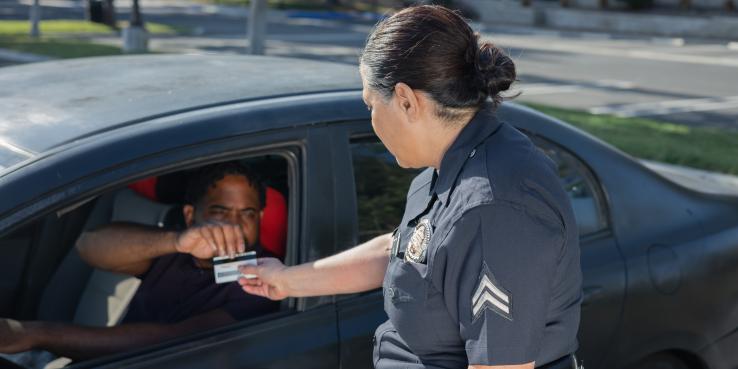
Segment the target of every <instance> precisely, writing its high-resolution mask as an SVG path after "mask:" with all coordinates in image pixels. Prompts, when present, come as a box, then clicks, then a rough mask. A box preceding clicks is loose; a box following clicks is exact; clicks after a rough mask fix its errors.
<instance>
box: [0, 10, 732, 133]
mask: <svg viewBox="0 0 738 369" xmlns="http://www.w3.org/2000/svg"><path fill="white" fill-rule="evenodd" d="M28 4H30V0H22V1H17V0H0V19H3V18H4V19H25V18H26V17H27V14H28V13H27V12H28V10H27V9H28ZM43 4H44V5H45V6H44V11H43V17H44V19H55V18H56V19H69V18H72V19H82V18H83V17H84V7H83V4H84V3H83V2H82V1H78V0H46V1H43ZM116 4H117V5H118V10H119V17H120V19H126V18H127V17H128V10H127V4H126V3H124V2H123V0H116ZM143 11H144V15H145V19H146V20H148V21H153V22H159V23H165V24H170V25H176V26H184V27H187V28H189V29H190V30H192V32H191V33H192V34H191V35H187V36H154V37H153V38H152V39H151V41H150V48H151V49H152V50H154V51H158V52H172V53H233V54H243V53H246V52H247V50H248V41H247V39H246V29H247V22H248V18H247V14H248V11H247V9H244V8H240V9H239V8H225V9H223V8H222V7H221V8H219V7H207V6H203V5H200V4H197V3H188V2H186V1H185V0H159V1H158V2H157V1H155V0H151V1H149V2H143ZM372 24H373V20H371V19H362V18H350V19H329V18H328V17H321V16H320V14H319V13H316V14H310V13H305V12H285V11H272V12H270V14H269V18H268V27H267V32H268V38H267V49H266V53H267V54H268V55H279V56H288V57H300V58H310V59H320V60H331V61H336V62H341V63H349V64H357V63H358V57H359V54H360V51H361V47H362V46H363V44H364V42H365V40H366V36H367V35H368V33H369V32H370V30H371V27H372ZM475 28H477V29H478V30H479V31H480V32H481V33H482V36H483V38H484V39H488V40H491V41H493V42H494V43H496V44H498V45H500V46H502V47H504V48H505V49H506V50H507V51H508V52H509V53H510V55H511V56H512V57H513V59H514V60H515V61H516V65H517V67H518V71H519V78H520V82H519V83H518V84H517V86H516V87H515V89H514V91H512V92H511V94H514V93H517V92H522V94H521V95H520V96H519V97H518V98H517V99H518V100H519V101H524V102H526V101H527V102H537V103H542V104H547V105H553V106H559V107H567V108H574V109H580V110H585V111H589V112H591V113H594V114H614V115H617V116H622V117H651V118H655V119H661V120H667V121H672V122H676V123H680V124H685V125H690V126H706V127H722V128H734V129H738V42H736V41H738V40H699V39H694V40H692V39H681V38H653V37H633V36H627V37H626V36H621V35H613V34H603V33H587V32H560V31H556V30H545V29H535V28H514V27H507V26H506V27H495V26H493V25H489V24H487V25H482V24H475ZM737 37H738V35H737ZM92 41H95V42H100V43H106V44H111V45H120V43H121V40H120V38H119V37H110V36H105V37H93V38H92ZM0 63H2V61H0Z"/></svg>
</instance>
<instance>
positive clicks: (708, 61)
mask: <svg viewBox="0 0 738 369" xmlns="http://www.w3.org/2000/svg"><path fill="white" fill-rule="evenodd" d="M484 37H485V38H487V39H492V40H493V41H494V42H496V44H498V45H502V46H504V47H506V48H509V47H514V48H518V49H532V50H546V51H554V52H565V53H572V54H585V55H599V56H611V57H617V58H631V59H645V60H657V61H663V62H670V63H686V64H700V65H718V66H724V67H735V68H738V58H735V57H731V56H726V57H716V56H701V55H685V54H676V53H664V52H655V51H649V50H638V49H633V48H630V49H625V48H619V47H601V46H596V45H592V44H584V43H579V44H574V43H571V42H568V43H565V42H561V41H556V40H545V39H540V40H531V39H530V38H526V37H519V36H511V35H501V34H498V35H490V34H485V35H484Z"/></svg>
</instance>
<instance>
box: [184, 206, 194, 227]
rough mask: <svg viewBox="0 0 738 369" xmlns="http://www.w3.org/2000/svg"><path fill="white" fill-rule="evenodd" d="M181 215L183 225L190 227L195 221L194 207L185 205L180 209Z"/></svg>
mask: <svg viewBox="0 0 738 369" xmlns="http://www.w3.org/2000/svg"><path fill="white" fill-rule="evenodd" d="M182 215H184V219H185V224H187V227H188V228H189V227H191V226H192V223H193V221H194V220H195V207H194V206H192V205H185V206H183V207H182Z"/></svg>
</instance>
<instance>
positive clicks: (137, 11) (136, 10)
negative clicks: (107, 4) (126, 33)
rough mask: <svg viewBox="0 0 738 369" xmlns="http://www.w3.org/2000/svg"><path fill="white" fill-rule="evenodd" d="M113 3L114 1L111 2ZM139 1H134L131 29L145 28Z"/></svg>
mask: <svg viewBox="0 0 738 369" xmlns="http://www.w3.org/2000/svg"><path fill="white" fill-rule="evenodd" d="M110 1H112V0H110ZM138 1H139V0H133V9H131V27H141V28H146V27H144V21H143V17H142V16H141V7H140V6H139V5H138Z"/></svg>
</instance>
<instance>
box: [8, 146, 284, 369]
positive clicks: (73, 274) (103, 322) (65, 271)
mask: <svg viewBox="0 0 738 369" xmlns="http://www.w3.org/2000/svg"><path fill="white" fill-rule="evenodd" d="M241 162H242V163H244V164H247V165H248V166H250V167H251V168H252V169H253V170H254V172H256V173H258V174H259V175H260V176H261V178H262V180H263V181H264V184H265V186H266V187H267V193H266V195H267V196H266V204H265V206H264V208H263V211H264V215H263V218H262V222H261V225H260V241H261V244H262V245H263V247H264V248H265V249H267V250H269V251H270V252H272V253H273V254H275V255H276V256H278V257H279V258H281V259H282V260H284V257H285V255H286V251H287V249H286V240H287V215H288V210H287V209H288V203H289V179H288V163H287V160H286V159H285V158H283V157H281V156H279V155H263V156H259V157H254V158H249V159H243V160H241ZM194 169H196V168H193V169H188V170H181V171H177V172H172V173H167V174H163V175H160V176H156V177H150V178H146V179H143V180H139V181H136V182H134V183H130V184H128V185H127V186H125V187H122V188H118V189H116V190H113V191H109V192H107V193H104V194H102V195H100V196H97V197H96V198H94V199H91V201H88V202H86V203H84V204H82V205H79V206H77V207H75V208H74V209H72V210H67V211H59V212H56V213H54V214H49V215H47V216H46V217H45V218H44V219H42V220H41V221H37V222H34V224H31V225H28V226H26V227H23V228H22V229H20V230H18V231H16V232H13V233H12V234H10V235H9V236H8V237H3V238H2V239H0V249H3V250H7V249H9V248H10V247H13V246H18V247H20V249H22V250H24V251H25V255H23V258H22V259H16V260H15V261H16V263H17V261H18V260H27V261H28V267H27V269H26V271H25V273H23V274H21V273H19V274H18V275H10V276H9V277H10V278H11V279H15V282H18V283H17V286H16V291H15V294H13V295H14V296H15V297H16V299H14V301H15V302H17V303H18V302H19V304H15V305H16V306H15V307H14V308H13V307H12V306H11V304H12V302H13V301H8V303H11V304H3V305H8V306H0V308H2V311H1V312H0V314H2V315H0V317H11V318H16V319H22V320H42V321H56V322H69V323H75V324H80V325H85V326H97V327H106V326H107V327H109V326H114V325H117V324H119V323H120V322H121V321H122V320H123V318H124V317H125V314H126V311H127V307H128V304H129V303H130V301H131V299H132V298H133V296H134V295H135V293H136V289H137V288H138V286H139V285H140V283H141V281H140V280H139V279H138V278H136V277H133V276H129V275H123V274H117V273H112V272H108V271H104V270H100V269H96V268H93V267H91V266H89V265H87V264H86V263H85V262H84V261H83V260H82V259H81V257H80V256H79V254H78V252H77V250H76V248H75V247H74V245H75V243H76V240H77V238H78V237H79V235H81V234H82V233H83V232H84V231H87V230H91V229H95V228H97V227H100V226H102V225H105V224H108V223H112V222H132V223H139V224H144V225H150V226H155V227H159V228H162V229H169V230H182V229H184V228H185V223H184V217H183V215H182V206H183V201H184V194H185V183H186V180H187V177H188V176H189V175H190V174H191V173H192V172H193V171H194ZM37 231H40V232H37ZM60 246H61V247H60ZM42 255H44V256H43V257H42ZM6 262H7V261H6ZM3 264H4V263H3ZM19 264H20V265H16V268H15V269H17V268H22V265H23V264H25V263H19ZM0 266H2V265H0ZM11 269H12V268H11ZM12 271H14V270H11V272H12ZM49 271H51V272H49ZM6 272H7V270H6ZM2 274H6V273H5V272H4V273H2ZM25 277H28V278H25ZM24 280H25V281H26V283H25V284H24V283H23V282H21V281H24ZM8 282H13V281H8V280H6V283H5V284H6V286H4V287H5V289H6V291H2V289H3V286H1V285H0V293H2V294H3V299H5V297H6V296H7V292H9V291H7V289H9V287H10V286H9V285H8ZM6 301H7V300H6ZM282 306H283V308H285V307H286V306H287V305H286V304H283V305H282ZM69 363H70V360H68V359H66V358H58V359H57V360H55V361H52V362H51V363H49V364H48V365H46V366H45V367H46V368H49V369H50V368H55V367H63V366H65V365H67V364H69Z"/></svg>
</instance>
